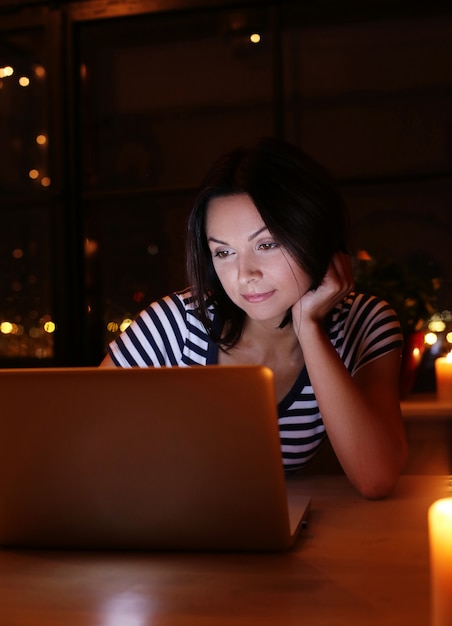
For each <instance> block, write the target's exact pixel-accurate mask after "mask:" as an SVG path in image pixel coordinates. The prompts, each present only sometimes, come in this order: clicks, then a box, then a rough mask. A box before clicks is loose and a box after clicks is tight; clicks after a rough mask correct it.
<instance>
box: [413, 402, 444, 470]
mask: <svg viewBox="0 0 452 626" xmlns="http://www.w3.org/2000/svg"><path fill="white" fill-rule="evenodd" d="M401 408H402V415H403V418H404V421H405V428H406V433H407V438H408V445H409V456H408V462H407V465H406V468H405V473H407V474H417V473H422V474H445V473H447V474H449V473H452V401H450V400H448V401H440V400H438V398H437V397H436V395H435V394H413V395H412V396H409V397H408V398H406V399H405V400H403V401H402V402H401Z"/></svg>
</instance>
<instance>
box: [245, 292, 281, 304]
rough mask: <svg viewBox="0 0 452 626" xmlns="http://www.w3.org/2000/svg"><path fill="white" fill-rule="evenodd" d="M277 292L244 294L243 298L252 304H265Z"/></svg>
mask: <svg viewBox="0 0 452 626" xmlns="http://www.w3.org/2000/svg"><path fill="white" fill-rule="evenodd" d="M274 293H275V291H274V290H273V291H265V292H264V293H242V294H241V295H242V298H244V299H245V300H246V301H247V302H249V303H250V304H255V303H258V302H265V300H268V299H269V298H271V297H272V295H273V294H274Z"/></svg>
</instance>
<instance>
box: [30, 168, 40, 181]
mask: <svg viewBox="0 0 452 626" xmlns="http://www.w3.org/2000/svg"><path fill="white" fill-rule="evenodd" d="M28 176H29V177H30V178H32V179H33V180H36V179H37V178H38V176H39V172H38V170H30V171H29V172H28Z"/></svg>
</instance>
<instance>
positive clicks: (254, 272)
mask: <svg viewBox="0 0 452 626" xmlns="http://www.w3.org/2000/svg"><path fill="white" fill-rule="evenodd" d="M261 277H262V271H261V270H260V268H259V267H258V265H257V264H256V263H255V262H253V260H252V259H250V258H248V257H247V258H244V259H241V260H240V263H239V276H238V278H239V282H240V283H241V284H244V285H246V284H248V283H250V282H253V281H256V280H259V279H260V278H261Z"/></svg>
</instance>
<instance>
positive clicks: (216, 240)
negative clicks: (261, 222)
mask: <svg viewBox="0 0 452 626" xmlns="http://www.w3.org/2000/svg"><path fill="white" fill-rule="evenodd" d="M266 230H268V228H267V226H262V228H259V230H256V232H254V233H252V234H251V235H250V236H249V237H248V241H253V239H255V238H256V237H258V236H259V235H260V234H261V233H263V232H264V231H266ZM207 241H213V242H215V243H219V244H221V245H222V246H227V245H229V244H228V243H227V241H222V240H221V239H216V238H215V237H209V238H208V239H207Z"/></svg>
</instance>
